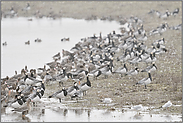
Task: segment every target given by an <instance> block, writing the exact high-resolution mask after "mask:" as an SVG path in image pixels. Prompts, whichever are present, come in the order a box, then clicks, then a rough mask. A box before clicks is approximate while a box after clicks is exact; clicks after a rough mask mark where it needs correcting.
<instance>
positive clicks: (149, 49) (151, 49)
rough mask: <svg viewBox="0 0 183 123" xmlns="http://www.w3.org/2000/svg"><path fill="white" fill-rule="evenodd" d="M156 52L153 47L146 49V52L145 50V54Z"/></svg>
mask: <svg viewBox="0 0 183 123" xmlns="http://www.w3.org/2000/svg"><path fill="white" fill-rule="evenodd" d="M155 51H156V47H155V46H151V47H150V48H148V49H147V50H146V52H147V53H149V54H150V53H153V52H155Z"/></svg>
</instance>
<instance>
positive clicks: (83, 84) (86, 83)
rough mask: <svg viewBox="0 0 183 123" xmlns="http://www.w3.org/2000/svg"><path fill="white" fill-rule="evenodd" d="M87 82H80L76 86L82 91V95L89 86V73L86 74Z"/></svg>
mask: <svg viewBox="0 0 183 123" xmlns="http://www.w3.org/2000/svg"><path fill="white" fill-rule="evenodd" d="M86 79H87V82H84V83H81V84H80V85H79V86H78V87H79V89H80V90H81V92H83V95H86V91H87V90H88V89H90V88H91V82H90V80H89V74H87V77H86Z"/></svg>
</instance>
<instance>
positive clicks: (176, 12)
mask: <svg viewBox="0 0 183 123" xmlns="http://www.w3.org/2000/svg"><path fill="white" fill-rule="evenodd" d="M178 13H179V8H176V9H175V10H174V11H173V12H172V13H171V15H174V17H175V16H176V15H177V14H178Z"/></svg>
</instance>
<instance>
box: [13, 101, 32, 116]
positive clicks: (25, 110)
mask: <svg viewBox="0 0 183 123" xmlns="http://www.w3.org/2000/svg"><path fill="white" fill-rule="evenodd" d="M30 103H31V99H28V101H27V105H24V106H22V107H20V108H15V109H14V110H12V111H16V112H22V116H25V115H26V114H27V113H29V111H30V110H31V104H30Z"/></svg>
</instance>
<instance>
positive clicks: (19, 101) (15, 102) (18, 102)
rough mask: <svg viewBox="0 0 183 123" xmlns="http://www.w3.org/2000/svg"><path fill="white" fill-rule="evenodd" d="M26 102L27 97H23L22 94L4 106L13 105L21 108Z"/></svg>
mask: <svg viewBox="0 0 183 123" xmlns="http://www.w3.org/2000/svg"><path fill="white" fill-rule="evenodd" d="M25 102H26V100H25V98H22V97H21V96H17V98H16V99H15V100H13V101H9V102H8V104H7V105H4V107H7V106H9V107H12V108H20V107H22V106H23V104H24V103H25Z"/></svg>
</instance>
